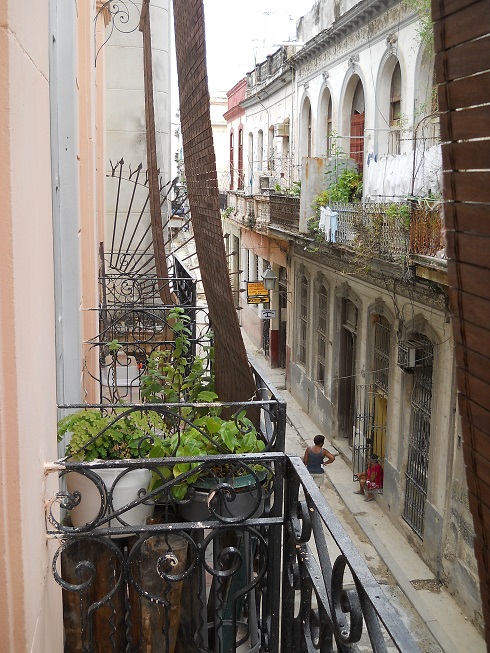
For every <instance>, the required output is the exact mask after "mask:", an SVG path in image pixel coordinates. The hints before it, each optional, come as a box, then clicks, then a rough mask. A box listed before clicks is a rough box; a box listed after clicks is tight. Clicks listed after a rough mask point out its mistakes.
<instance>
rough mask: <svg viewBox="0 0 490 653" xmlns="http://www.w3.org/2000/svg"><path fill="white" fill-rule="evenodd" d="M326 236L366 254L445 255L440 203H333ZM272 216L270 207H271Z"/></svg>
mask: <svg viewBox="0 0 490 653" xmlns="http://www.w3.org/2000/svg"><path fill="white" fill-rule="evenodd" d="M330 209H331V212H330V213H329V214H328V219H329V221H330V222H329V224H328V225H326V226H325V233H326V237H327V239H329V240H330V241H331V242H334V243H337V244H340V245H344V246H347V247H349V248H352V249H354V250H356V251H357V252H359V253H361V254H365V255H366V256H367V257H379V258H382V259H386V260H393V261H397V260H401V259H402V258H403V257H406V256H408V255H409V254H424V255H426V256H438V257H443V255H444V234H443V228H442V215H441V210H440V206H439V205H438V204H434V203H432V202H431V203H425V204H424V203H423V202H421V201H415V200H414V201H413V202H407V203H391V204H386V203H376V202H355V203H347V204H344V203H335V202H334V203H332V204H331V206H330ZM271 220H272V207H271Z"/></svg>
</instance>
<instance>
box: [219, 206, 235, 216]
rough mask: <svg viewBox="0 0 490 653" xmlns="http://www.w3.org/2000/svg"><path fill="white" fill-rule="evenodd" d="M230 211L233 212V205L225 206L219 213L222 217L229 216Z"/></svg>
mask: <svg viewBox="0 0 490 653" xmlns="http://www.w3.org/2000/svg"><path fill="white" fill-rule="evenodd" d="M232 213H233V207H232V206H227V207H226V209H225V210H224V211H222V212H221V215H222V216H223V218H229V217H230V215H231V214H232Z"/></svg>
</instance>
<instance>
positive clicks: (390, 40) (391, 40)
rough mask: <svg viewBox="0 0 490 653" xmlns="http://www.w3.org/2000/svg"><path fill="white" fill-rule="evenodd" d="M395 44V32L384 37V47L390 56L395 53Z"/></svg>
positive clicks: (396, 38)
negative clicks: (385, 46) (386, 47)
mask: <svg viewBox="0 0 490 653" xmlns="http://www.w3.org/2000/svg"><path fill="white" fill-rule="evenodd" d="M397 43H398V34H396V33H395V32H392V33H391V34H388V36H387V37H386V45H387V46H388V52H390V53H391V54H395V53H396V51H397Z"/></svg>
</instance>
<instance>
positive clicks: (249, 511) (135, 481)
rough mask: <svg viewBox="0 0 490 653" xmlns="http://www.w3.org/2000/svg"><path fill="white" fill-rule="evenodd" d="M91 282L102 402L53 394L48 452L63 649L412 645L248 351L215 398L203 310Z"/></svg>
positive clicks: (93, 345) (89, 378)
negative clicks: (249, 387) (63, 402)
mask: <svg viewBox="0 0 490 653" xmlns="http://www.w3.org/2000/svg"><path fill="white" fill-rule="evenodd" d="M104 281H105V283H103V284H102V287H101V297H102V298H104V300H107V298H108V297H112V302H111V304H109V303H108V302H107V301H104V302H101V307H100V309H99V312H100V322H101V325H103V327H104V328H103V329H102V330H101V333H100V334H99V336H98V338H97V339H96V340H94V341H90V342H89V343H87V346H88V349H89V356H88V357H87V358H88V359H95V360H96V361H98V366H99V373H98V374H92V373H91V374H88V375H86V376H85V380H86V383H87V385H88V386H89V385H96V386H99V388H100V397H101V401H100V402H99V403H96V404H80V405H70V406H60V407H59V409H60V413H61V414H62V418H61V420H60V422H59V425H58V439H59V442H60V448H61V449H60V451H62V455H61V457H60V458H59V459H58V460H57V461H54V462H52V463H49V464H47V465H46V473H47V474H56V475H57V476H58V477H59V491H58V492H57V493H56V494H55V495H54V496H49V497H46V505H47V512H46V529H47V534H48V537H50V538H55V539H57V540H59V543H60V546H59V548H58V550H57V552H56V554H55V557H54V559H53V562H52V568H53V575H54V578H55V580H56V582H57V583H59V585H60V586H61V588H62V594H63V616H64V626H65V650H67V651H68V650H69V651H78V650H80V651H94V652H95V651H97V652H99V651H100V652H102V651H104V653H106V652H108V651H114V652H116V651H118V652H119V651H122V650H132V651H143V650H144V651H155V652H156V651H172V652H176V653H178V652H182V653H183V652H184V651H185V652H186V653H188V652H192V651H195V652H196V653H197V652H198V651H204V650H207V651H215V652H216V653H225V652H227V651H259V650H260V651H270V652H272V651H275V652H278V651H280V650H283V648H282V647H283V645H284V642H286V641H287V642H288V645H289V646H291V647H292V650H298V651H299V650H302V648H304V647H305V646H308V647H314V648H318V647H320V649H319V650H344V649H345V650H346V649H347V648H349V649H350V648H352V646H356V644H359V645H362V646H367V647H371V650H374V651H383V650H385V647H386V646H387V645H388V646H394V647H395V648H396V649H397V650H399V651H404V652H407V651H418V648H417V646H416V644H415V642H414V641H413V639H412V637H411V635H410V634H409V633H408V631H407V630H406V629H405V628H404V626H403V625H402V624H401V623H400V620H399V616H398V615H397V613H396V611H395V610H394V609H393V607H392V606H391V604H390V602H389V600H388V598H386V596H385V595H384V594H383V592H382V591H381V590H380V588H379V586H378V584H377V582H376V580H375V579H374V577H373V576H372V574H371V573H370V571H369V570H368V568H367V566H366V564H365V563H364V561H363V560H362V559H361V558H360V556H359V554H358V553H357V551H356V550H355V548H354V546H353V544H352V542H351V541H350V539H349V537H348V536H347V534H346V533H345V531H344V530H343V528H342V526H341V525H340V523H339V521H338V519H337V518H336V516H335V515H334V514H333V512H332V511H331V509H330V507H329V506H328V505H327V504H326V503H325V501H324V498H323V496H322V495H321V494H320V492H319V491H318V489H317V488H316V485H315V484H314V482H313V481H312V479H311V477H310V475H309V474H308V472H307V471H306V469H305V467H304V465H303V463H302V462H301V460H300V459H299V458H297V457H296V456H293V455H289V454H286V453H285V425H286V405H285V403H284V401H283V400H282V398H281V396H280V394H279V393H278V392H277V391H276V390H275V389H274V388H273V387H272V386H271V384H270V383H268V381H267V379H265V378H264V377H263V376H262V375H260V374H259V373H258V371H257V369H256V368H254V367H253V361H251V363H252V369H253V374H254V379H255V384H256V392H255V395H254V396H253V397H251V398H250V400H249V401H245V402H222V401H218V397H217V394H216V392H215V387H214V336H213V333H212V331H211V329H210V325H209V321H208V320H207V319H206V315H207V311H206V309H205V307H202V306H189V305H178V304H174V305H172V306H165V305H163V304H162V303H161V301H159V300H158V296H159V292H158V293H157V295H155V293H152V292H148V293H147V294H146V296H145V297H144V301H142V300H143V296H142V294H141V293H142V291H141V288H139V287H137V286H135V285H134V284H133V283H131V284H128V283H127V280H123V281H125V282H124V283H122V284H121V283H120V282H121V279H120V280H119V281H118V282H117V283H115V280H114V279H105V280H104ZM161 283H162V282H160V283H156V284H154V285H153V288H160V286H161ZM168 283H169V284H170V286H171V287H172V288H175V282H173V281H168ZM190 283H191V282H190V281H189V280H188V284H190ZM111 288H112V290H110V289H111ZM114 289H116V290H114ZM160 290H161V288H160ZM191 294H192V293H191ZM135 300H136V301H135ZM94 349H95V351H96V355H94V352H93V350H94ZM107 367H109V368H110V369H112V370H113V372H114V373H113V374H108V373H106V372H105V371H106V370H107ZM119 368H122V370H123V372H122V376H120V370H119ZM126 368H128V369H129V368H134V377H132V379H131V383H130V384H129V386H126V387H125V385H124V384H125V383H126V379H127V378H129V377H128V376H127V375H126V371H125V369H126ZM121 379H122V380H123V382H121ZM128 387H129V389H130V390H131V392H128ZM314 551H322V552H323V553H322V556H321V557H320V559H319V560H317V558H316V555H315V554H314ZM334 642H335V645H334ZM333 646H335V647H336V648H332V647H333Z"/></svg>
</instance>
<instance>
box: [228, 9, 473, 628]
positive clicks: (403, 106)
mask: <svg viewBox="0 0 490 653" xmlns="http://www.w3.org/2000/svg"><path fill="white" fill-rule="evenodd" d="M297 31H298V41H299V42H300V43H302V44H303V45H302V46H299V45H298V46H296V48H292V47H291V48H281V49H280V50H278V51H277V52H275V53H274V54H273V55H271V56H270V57H268V58H267V60H266V61H265V62H262V63H261V64H258V65H256V66H255V68H254V70H253V71H252V72H251V73H249V74H248V75H247V80H246V83H247V86H246V93H245V98H244V99H243V100H242V101H241V102H240V105H239V106H240V107H241V110H242V111H243V112H244V114H243V115H242V116H241V117H240V121H241V123H240V125H241V126H240V131H241V134H242V139H241V141H240V143H241V148H242V149H241V154H240V157H239V159H238V163H237V164H235V163H234V161H235V159H233V158H232V156H231V149H230V171H235V170H236V171H237V172H238V174H236V173H235V172H232V173H231V175H230V192H229V194H228V208H227V209H226V211H225V213H224V221H225V232H226V233H227V243H228V247H229V260H230V270H231V273H232V280H233V284H234V289H235V290H236V297H237V306H238V307H239V308H240V315H241V321H242V326H243V327H244V328H245V330H246V331H247V333H248V334H249V335H250V337H252V339H253V340H254V342H255V344H256V345H257V346H258V347H263V348H264V350H265V352H266V353H267V354H268V355H269V358H270V362H271V365H273V366H283V367H285V368H286V376H287V385H288V389H290V391H291V393H292V394H293V395H294V396H295V398H296V399H297V400H298V401H299V402H300V404H301V405H302V407H303V408H304V410H305V411H306V412H307V413H308V414H309V415H310V416H311V417H312V418H313V419H314V420H315V421H316V423H317V424H318V426H319V429H321V430H322V431H323V432H324V433H325V434H326V435H327V436H329V437H331V438H332V439H333V441H334V443H335V444H336V446H337V447H338V448H339V450H341V451H342V452H343V453H344V455H345V456H346V457H347V458H348V459H350V460H351V462H352V468H353V474H355V473H357V472H358V471H361V470H363V469H364V468H365V466H366V460H367V457H368V455H370V454H371V453H376V454H377V455H378V456H379V457H380V459H381V460H382V464H383V468H384V487H383V490H382V492H380V493H378V494H377V496H376V499H377V501H378V502H379V503H380V505H381V506H382V507H383V509H384V510H385V511H386V513H387V514H388V515H389V516H390V518H391V519H392V520H393V522H394V523H395V524H396V525H397V526H398V528H399V529H400V530H402V531H403V532H404V533H405V534H406V537H407V539H408V540H409V541H410V542H411V543H412V545H413V546H414V547H415V548H416V549H417V551H418V552H419V553H420V554H421V556H422V557H423V559H424V560H425V561H426V562H427V564H428V565H429V566H430V568H431V569H432V570H433V571H434V572H435V573H436V574H437V575H438V577H439V578H440V579H441V581H443V582H444V583H445V584H447V585H448V586H449V587H450V589H451V591H453V592H454V593H455V594H456V595H457V596H458V597H459V599H460V603H461V606H462V608H464V609H465V610H467V613H468V615H470V616H471V617H472V618H473V617H474V616H475V615H477V617H476V619H477V621H478V620H479V619H480V618H481V616H480V607H479V606H480V603H479V591H478V581H477V570H476V562H475V557H474V552H473V535H474V531H473V526H472V519H471V515H470V512H469V509H468V500H467V487H466V480H465V469H464V462H463V454H462V446H461V432H460V420H459V416H458V414H457V411H456V402H455V357H454V348H453V338H452V330H451V324H450V318H449V312H448V308H447V296H448V292H447V286H448V283H447V275H446V261H445V257H444V235H443V230H442V227H441V211H440V204H439V202H438V198H439V197H440V192H441V156H440V146H439V143H438V117H437V112H436V111H435V110H434V109H435V107H434V103H433V84H432V79H433V66H432V56H431V50H430V44H428V43H425V42H424V39H423V38H422V34H421V30H420V22H419V18H418V15H417V14H415V13H414V12H413V10H411V9H410V8H408V7H407V5H406V4H405V3H400V2H397V1H396V0H389V1H388V2H376V3H374V4H373V3H366V2H358V3H350V4H349V6H348V8H347V9H346V10H345V11H343V12H341V11H340V9H339V5H337V4H332V3H327V2H323V1H322V0H320V1H319V2H316V3H315V5H314V7H313V9H312V10H311V11H310V12H309V13H308V14H306V15H305V16H304V17H303V18H302V19H300V21H299V22H298V30H297ZM234 111H235V113H236V111H237V109H236V107H235V109H234ZM232 130H233V133H234V125H233V124H231V123H230V138H231V133H232ZM230 142H231V141H230ZM234 142H235V141H234ZM233 155H235V153H234V152H233ZM235 165H236V167H235ZM345 170H347V171H351V172H352V175H350V176H349V175H345V174H343V171H345ZM347 178H349V179H351V180H354V181H355V182H356V183H357V184H358V187H359V189H358V192H357V196H356V195H355V194H353V196H352V197H348V196H347V195H345V193H344V195H342V192H343V189H342V183H343V182H344V181H345V180H346V179H347ZM298 182H300V184H298ZM299 187H300V188H301V191H300V197H298V195H299ZM344 190H345V189H344ZM322 193H324V195H323V196H321V194H322ZM269 265H271V267H272V269H273V271H274V272H275V275H276V277H277V279H278V282H277V284H276V287H275V290H274V291H273V292H272V293H271V296H270V303H269V304H268V305H257V304H250V303H248V301H247V293H246V292H245V290H246V282H247V281H260V279H261V276H262V274H263V272H264V270H265V269H266V268H267V266H269ZM264 308H267V309H272V310H273V311H274V312H273V314H272V317H270V316H271V314H270V313H267V314H266V315H267V317H268V318H269V317H270V319H266V320H264V319H262V311H263V309H264ZM353 487H354V486H353Z"/></svg>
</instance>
